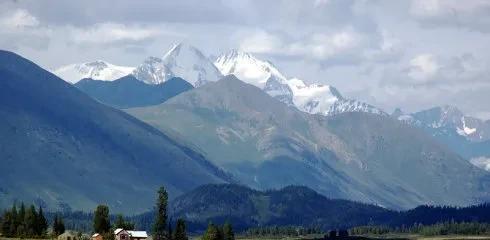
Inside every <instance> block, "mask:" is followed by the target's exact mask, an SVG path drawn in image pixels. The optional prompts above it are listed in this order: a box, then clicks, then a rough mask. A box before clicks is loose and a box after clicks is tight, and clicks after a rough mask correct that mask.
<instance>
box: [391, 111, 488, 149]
mask: <svg viewBox="0 0 490 240" xmlns="http://www.w3.org/2000/svg"><path fill="white" fill-rule="evenodd" d="M398 119H399V120H403V121H406V122H409V123H413V124H415V125H417V126H421V127H426V128H430V129H440V130H441V131H447V130H451V131H453V132H456V133H457V134H458V135H461V136H463V137H465V138H466V139H468V140H470V141H475V142H479V141H485V140H489V139H490V122H485V121H483V120H481V119H477V118H473V117H469V116H465V115H464V113H463V112H462V111H460V110H459V109H458V108H456V107H454V106H448V105H446V106H441V107H434V108H431V109H427V110H423V111H420V112H416V113H412V114H407V115H401V116H399V117H398Z"/></svg>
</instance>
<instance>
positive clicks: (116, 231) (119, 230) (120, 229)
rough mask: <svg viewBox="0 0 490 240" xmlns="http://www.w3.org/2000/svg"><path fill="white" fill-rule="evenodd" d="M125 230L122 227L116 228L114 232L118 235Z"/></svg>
mask: <svg viewBox="0 0 490 240" xmlns="http://www.w3.org/2000/svg"><path fill="white" fill-rule="evenodd" d="M123 230H124V229H122V228H117V229H116V230H114V234H116V235H117V234H118V233H120V232H121V231H123Z"/></svg>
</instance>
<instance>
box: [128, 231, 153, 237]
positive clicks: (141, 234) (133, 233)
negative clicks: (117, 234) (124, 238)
mask: <svg viewBox="0 0 490 240" xmlns="http://www.w3.org/2000/svg"><path fill="white" fill-rule="evenodd" d="M128 233H129V235H131V237H134V238H147V237H148V234H146V231H128Z"/></svg>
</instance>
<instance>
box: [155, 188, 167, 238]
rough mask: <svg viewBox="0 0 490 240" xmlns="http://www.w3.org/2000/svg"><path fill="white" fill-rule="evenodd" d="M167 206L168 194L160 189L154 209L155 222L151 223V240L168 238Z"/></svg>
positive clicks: (163, 189)
mask: <svg viewBox="0 0 490 240" xmlns="http://www.w3.org/2000/svg"><path fill="white" fill-rule="evenodd" d="M167 204H168V193H167V191H166V190H165V188H164V187H160V189H159V190H158V197H157V203H156V208H155V222H154V223H153V239H155V240H164V239H166V238H167V237H168V235H167V229H166V228H167Z"/></svg>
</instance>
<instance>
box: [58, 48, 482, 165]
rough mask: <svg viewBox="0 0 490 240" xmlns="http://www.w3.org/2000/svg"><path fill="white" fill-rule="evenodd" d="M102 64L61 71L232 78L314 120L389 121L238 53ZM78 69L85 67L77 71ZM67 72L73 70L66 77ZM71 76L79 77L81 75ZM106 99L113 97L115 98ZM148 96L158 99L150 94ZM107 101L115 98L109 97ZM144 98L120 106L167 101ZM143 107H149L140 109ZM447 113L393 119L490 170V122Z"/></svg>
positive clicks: (189, 53) (187, 53) (178, 53)
mask: <svg viewBox="0 0 490 240" xmlns="http://www.w3.org/2000/svg"><path fill="white" fill-rule="evenodd" d="M98 63H100V61H96V62H93V63H85V64H72V65H69V66H66V67H61V68H60V69H61V70H64V71H65V72H76V71H79V74H78V75H83V73H87V72H89V73H91V75H90V76H92V79H99V80H108V81H111V80H116V79H117V78H118V77H119V75H117V74H116V75H111V74H106V73H113V72H120V71H118V70H119V69H129V70H132V74H133V75H134V79H136V80H140V81H142V82H145V83H147V84H149V85H155V84H157V85H158V84H160V83H163V82H165V81H167V80H168V79H171V78H172V77H181V78H183V79H184V80H185V81H187V82H189V83H190V84H191V85H193V86H194V87H196V86H202V85H204V84H205V83H207V82H213V81H216V80H217V79H220V78H221V77H222V76H224V75H228V74H233V75H235V76H237V77H238V78H239V79H240V80H242V81H244V82H246V83H249V84H252V85H254V86H256V87H258V88H260V89H262V90H263V91H265V92H266V93H267V94H269V95H270V96H272V97H274V98H276V99H278V100H279V101H281V102H283V103H285V104H286V105H290V106H295V107H296V108H297V109H299V110H301V111H303V112H307V113H310V114H321V115H336V114H340V113H343V112H368V113H374V114H380V115H385V116H388V114H386V113H385V112H384V111H383V110H381V109H379V108H377V107H374V106H372V105H369V104H367V103H363V102H360V101H357V100H354V99H347V98H345V97H343V96H342V94H341V93H340V92H339V91H338V90H337V89H336V88H334V87H333V86H329V85H321V84H314V83H313V84H306V83H305V81H303V80H301V79H297V78H294V77H293V78H288V77H287V76H285V75H284V74H283V73H281V71H280V70H279V69H277V68H276V67H275V66H274V65H273V64H272V63H271V62H268V61H263V60H260V59H258V58H256V57H255V56H253V55H252V54H250V53H245V52H240V51H238V50H231V51H229V52H227V53H224V54H222V55H220V56H218V57H217V58H216V60H215V61H214V63H213V62H212V61H211V60H209V59H208V58H207V57H205V56H204V54H202V53H201V52H200V51H199V50H198V49H197V48H195V47H193V46H190V45H188V44H183V43H181V44H175V45H174V46H173V47H172V48H171V49H170V50H169V51H168V52H167V53H166V54H164V56H163V57H162V58H157V57H149V58H147V59H146V60H145V61H144V62H143V63H142V64H140V65H139V66H138V67H135V68H129V67H119V66H115V65H112V64H108V63H105V64H102V65H101V64H98ZM74 66H86V67H84V68H74ZM88 66H92V68H90V69H87V67H88ZM101 66H102V67H101ZM67 69H72V70H70V71H67ZM77 69H78V70H77ZM61 70H56V71H55V73H62V72H63V71H61ZM71 75H74V76H78V75H77V74H71ZM60 76H62V77H63V76H65V75H63V74H60ZM84 76H86V75H84ZM67 77H69V76H67ZM69 81H70V82H76V81H77V80H76V79H69ZM92 84H93V85H94V87H92V88H91V89H90V90H88V89H86V90H84V89H82V90H84V91H86V93H87V94H89V95H91V96H93V97H95V98H97V99H99V100H101V99H102V98H101V97H100V96H99V97H97V96H95V95H97V94H100V93H93V91H94V90H95V89H100V88H107V86H111V84H108V83H106V84H104V83H102V82H99V83H97V82H95V83H92ZM98 84H100V85H104V86H100V87H97V86H96V85H98ZM116 85H118V84H116ZM139 85H141V84H139ZM142 86H143V85H142ZM110 88H111V87H109V89H110ZM144 88H148V89H149V88H153V87H151V86H146V87H144ZM112 91H115V92H116V94H115V95H118V94H117V93H119V97H118V98H120V99H123V100H122V101H133V100H131V99H133V97H127V96H124V95H125V94H122V93H121V90H120V89H119V90H114V89H111V90H109V91H108V92H107V93H109V92H112ZM177 93H178V92H176V93H175V94H174V95H176V94H177ZM94 94H95V95H94ZM106 95H107V96H111V94H106ZM150 96H154V95H152V94H150ZM169 96H170V95H169ZM109 98H113V97H112V96H111V97H109ZM146 98H151V97H149V96H146V97H145V96H142V97H141V98H140V99H141V101H140V103H139V104H137V105H134V104H133V105H131V104H129V105H125V104H122V102H121V103H119V104H120V105H121V107H122V108H126V107H135V106H145V105H146V106H147V105H155V104H159V103H162V102H163V101H164V100H159V99H150V100H145V99H146ZM101 101H102V102H105V103H106V104H109V105H111V106H115V107H119V106H118V105H117V104H114V102H111V101H109V100H106V101H104V100H101ZM145 101H146V104H142V103H144V102H145ZM123 105H124V106H123ZM447 108H454V107H436V108H434V109H429V110H426V111H421V112H418V113H412V114H407V113H402V112H400V111H396V112H395V113H394V114H392V116H393V117H395V118H396V119H398V120H400V121H403V122H405V123H408V124H412V125H413V126H416V127H419V128H421V129H423V130H424V131H426V132H428V133H429V134H430V135H433V136H434V137H436V139H437V140H438V141H439V142H440V143H441V144H444V145H447V146H449V147H450V148H451V149H453V150H455V151H456V152H457V153H458V154H460V155H462V156H463V157H465V158H467V159H469V160H471V161H472V162H473V163H475V165H477V166H479V167H482V168H483V169H490V150H488V149H490V147H489V146H490V143H489V142H488V140H489V135H490V130H489V129H490V127H489V126H490V123H489V121H483V120H479V119H476V118H472V117H467V116H463V113H461V112H460V111H459V110H455V111H453V112H454V113H453V114H440V113H437V111H439V112H440V111H445V110H438V109H447ZM450 112H451V111H450ZM448 115H450V117H448ZM434 131H435V132H434Z"/></svg>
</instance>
